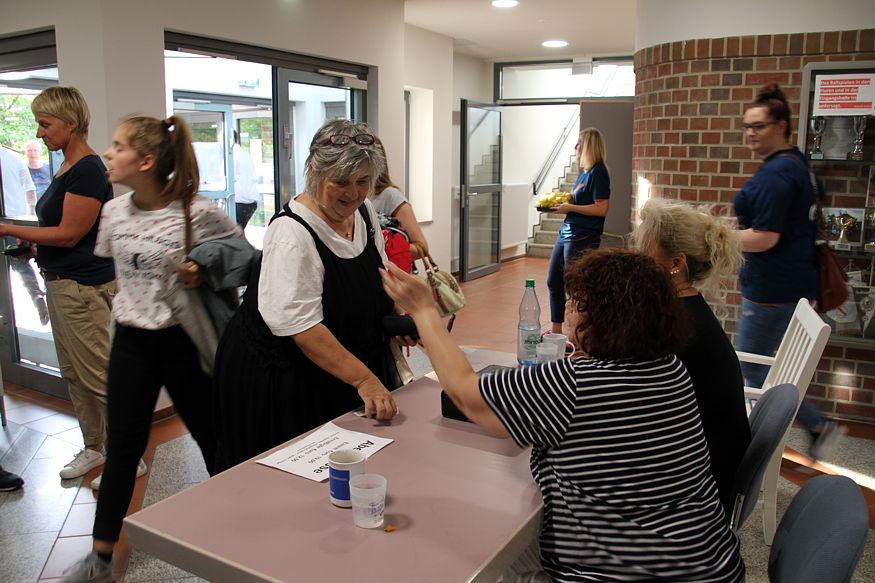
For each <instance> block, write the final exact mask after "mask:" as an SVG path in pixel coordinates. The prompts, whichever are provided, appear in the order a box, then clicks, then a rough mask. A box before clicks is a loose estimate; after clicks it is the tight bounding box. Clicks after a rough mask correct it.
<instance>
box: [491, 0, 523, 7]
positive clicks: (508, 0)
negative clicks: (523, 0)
mask: <svg viewBox="0 0 875 583" xmlns="http://www.w3.org/2000/svg"><path fill="white" fill-rule="evenodd" d="M517 4H519V2H517V0H492V6H494V7H495V8H513V7H514V6H516V5H517Z"/></svg>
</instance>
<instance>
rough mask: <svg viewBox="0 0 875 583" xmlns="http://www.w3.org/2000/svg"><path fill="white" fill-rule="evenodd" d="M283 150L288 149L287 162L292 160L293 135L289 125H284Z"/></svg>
mask: <svg viewBox="0 0 875 583" xmlns="http://www.w3.org/2000/svg"><path fill="white" fill-rule="evenodd" d="M283 148H285V149H286V160H291V159H292V133H291V132H290V131H289V124H288V123H284V124H283Z"/></svg>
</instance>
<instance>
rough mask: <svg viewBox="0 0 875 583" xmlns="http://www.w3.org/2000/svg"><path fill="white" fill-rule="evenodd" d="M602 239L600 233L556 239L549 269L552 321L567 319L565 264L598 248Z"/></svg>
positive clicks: (548, 286)
mask: <svg viewBox="0 0 875 583" xmlns="http://www.w3.org/2000/svg"><path fill="white" fill-rule="evenodd" d="M600 241H601V238H600V237H599V236H598V235H585V236H583V237H581V238H580V239H575V240H574V241H563V240H561V239H560V240H558V241H556V245H555V246H554V247H553V253H552V254H551V255H550V267H549V268H548V270H547V289H548V290H549V291H550V321H551V322H556V323H557V324H561V323H562V322H564V321H565V264H566V263H568V261H570V260H571V259H573V258H574V257H577V256H578V255H580V254H581V253H583V252H584V251H586V250H587V249H596V248H597V247H598V246H599V242H600Z"/></svg>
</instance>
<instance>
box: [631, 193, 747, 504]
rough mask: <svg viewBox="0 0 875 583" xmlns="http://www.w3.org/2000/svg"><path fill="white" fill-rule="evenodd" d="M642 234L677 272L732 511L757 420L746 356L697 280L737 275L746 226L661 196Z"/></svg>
mask: <svg viewBox="0 0 875 583" xmlns="http://www.w3.org/2000/svg"><path fill="white" fill-rule="evenodd" d="M634 237H635V242H636V245H637V247H638V248H639V249H641V251H643V252H644V253H647V254H648V255H650V256H651V257H653V258H654V259H655V260H656V262H657V263H658V264H659V265H661V266H662V267H663V268H664V269H665V270H666V271H668V272H669V274H670V275H671V279H672V282H673V283H674V285H675V288H676V289H677V293H678V296H680V298H681V300H682V301H683V304H684V309H685V310H686V312H687V314H688V315H689V316H690V321H691V322H692V325H693V330H692V334H691V335H690V339H689V340H688V341H687V342H686V344H685V346H684V348H683V350H681V351H679V352H678V353H677V355H678V357H679V358H680V359H681V362H683V363H684V366H685V367H686V368H687V372H689V373H690V379H691V380H692V381H693V389H694V390H695V392H696V403H697V404H698V406H699V414H700V415H701V416H702V428H703V429H704V430H705V440H706V441H707V442H708V452H709V454H710V456H711V473H712V474H713V475H714V480H715V481H716V482H717V490H718V492H719V494H720V502H721V504H723V509H724V510H725V511H726V513H727V516H728V515H729V512H730V510H731V509H732V500H731V499H730V497H731V493H732V483H733V481H734V480H735V473H736V472H737V470H738V466H739V464H740V463H741V458H742V457H743V456H744V452H745V451H747V446H748V445H749V444H750V425H749V423H748V421H747V410H746V409H745V406H744V381H743V379H742V377H741V367H740V365H739V363H738V356H736V354H735V349H733V348H732V344H731V343H730V342H729V338H728V337H727V336H726V332H724V330H723V327H722V326H721V325H720V322H719V321H718V320H717V318H716V317H715V316H714V313H713V312H712V311H711V308H710V307H708V304H707V302H705V299H704V298H703V297H702V295H701V294H700V293H699V290H698V289H697V287H708V286H709V284H710V283H711V282H714V281H718V282H719V281H720V280H721V279H723V278H728V277H731V276H732V275H734V274H735V271H736V270H737V269H738V265H739V264H740V263H741V243H740V241H739V236H738V231H737V230H735V226H734V225H733V224H732V222H731V221H728V220H721V219H718V218H717V217H715V216H713V215H711V214H710V213H708V212H703V211H702V210H697V209H695V208H693V207H692V206H690V205H688V204H685V203H681V202H675V201H668V200H665V199H658V198H654V199H650V200H649V201H647V203H646V204H645V205H644V207H642V209H641V223H640V224H639V225H638V227H637V228H636V229H635V233H634Z"/></svg>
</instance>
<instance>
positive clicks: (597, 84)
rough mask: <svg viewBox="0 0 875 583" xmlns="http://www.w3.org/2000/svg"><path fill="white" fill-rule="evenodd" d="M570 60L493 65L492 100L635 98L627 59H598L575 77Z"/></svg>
mask: <svg viewBox="0 0 875 583" xmlns="http://www.w3.org/2000/svg"><path fill="white" fill-rule="evenodd" d="M574 69H575V67H574V63H573V62H572V61H570V60H564V61H549V62H531V63H496V64H495V96H496V99H497V100H498V101H499V102H501V101H505V100H513V101H539V100H551V101H553V100H557V99H565V100H569V101H577V100H578V99H580V98H584V97H628V96H633V95H635V72H634V70H633V66H632V60H631V59H610V60H608V59H601V60H595V61H594V62H593V63H592V73H590V74H576V71H575V70H574Z"/></svg>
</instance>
